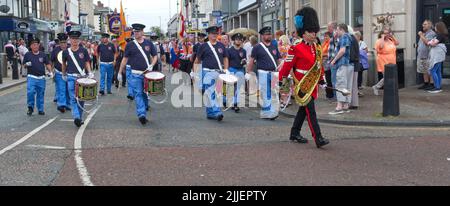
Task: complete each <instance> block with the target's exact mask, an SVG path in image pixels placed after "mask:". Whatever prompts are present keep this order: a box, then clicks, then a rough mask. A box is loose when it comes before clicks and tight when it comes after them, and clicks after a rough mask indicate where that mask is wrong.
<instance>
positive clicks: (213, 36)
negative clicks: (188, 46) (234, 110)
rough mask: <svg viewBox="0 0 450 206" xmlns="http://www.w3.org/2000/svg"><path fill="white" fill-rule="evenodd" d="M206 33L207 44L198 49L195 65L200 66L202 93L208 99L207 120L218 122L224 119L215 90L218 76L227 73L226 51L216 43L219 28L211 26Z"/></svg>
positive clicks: (221, 45)
mask: <svg viewBox="0 0 450 206" xmlns="http://www.w3.org/2000/svg"><path fill="white" fill-rule="evenodd" d="M206 32H208V42H206V43H205V44H203V45H202V46H201V47H200V49H199V52H198V54H197V60H196V61H195V64H202V69H203V70H202V80H203V88H202V91H203V92H204V94H205V95H206V96H207V98H208V100H207V102H206V113H207V118H208V119H211V120H217V121H219V122H220V121H222V120H223V118H224V117H223V113H222V109H221V108H220V106H219V103H218V102H217V99H216V96H217V95H216V92H215V90H216V82H217V79H218V77H219V74H220V73H223V72H226V71H228V50H227V49H225V46H224V45H223V44H222V43H220V42H218V41H217V36H218V34H219V27H217V26H211V27H209V28H207V29H206ZM212 48H214V50H212Z"/></svg>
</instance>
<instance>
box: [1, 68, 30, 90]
mask: <svg viewBox="0 0 450 206" xmlns="http://www.w3.org/2000/svg"><path fill="white" fill-rule="evenodd" d="M2 79H3V84H0V91H4V90H7V89H9V88H12V87H16V86H18V85H21V84H24V83H26V82H27V78H26V77H25V78H24V77H22V76H21V75H19V79H17V80H13V79H12V71H11V69H8V76H7V77H3V78H2Z"/></svg>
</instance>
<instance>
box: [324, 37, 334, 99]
mask: <svg viewBox="0 0 450 206" xmlns="http://www.w3.org/2000/svg"><path fill="white" fill-rule="evenodd" d="M332 36H333V33H332V32H329V31H327V32H325V35H324V36H323V41H322V42H323V43H322V55H323V57H322V62H323V65H322V66H323V68H324V71H325V79H326V80H327V86H328V87H330V88H327V89H326V97H327V99H333V97H334V92H333V90H332V89H331V88H333V84H332V80H331V66H330V64H329V63H328V50H329V48H330V42H331V37H332Z"/></svg>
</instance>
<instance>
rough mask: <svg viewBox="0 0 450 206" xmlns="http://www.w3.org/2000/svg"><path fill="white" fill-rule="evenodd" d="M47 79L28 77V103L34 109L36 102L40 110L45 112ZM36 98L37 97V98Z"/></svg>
mask: <svg viewBox="0 0 450 206" xmlns="http://www.w3.org/2000/svg"><path fill="white" fill-rule="evenodd" d="M45 83H46V81H45V79H35V78H32V77H28V79H27V103H28V107H31V108H33V109H34V106H35V103H36V107H37V109H38V111H39V112H44V97H45ZM35 98H36V99H35Z"/></svg>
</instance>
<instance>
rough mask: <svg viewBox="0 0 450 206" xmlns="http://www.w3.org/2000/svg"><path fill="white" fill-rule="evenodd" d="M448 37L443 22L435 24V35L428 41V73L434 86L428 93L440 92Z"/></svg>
mask: <svg viewBox="0 0 450 206" xmlns="http://www.w3.org/2000/svg"><path fill="white" fill-rule="evenodd" d="M447 39H448V29H447V26H446V25H445V23H444V22H439V23H437V24H436V37H435V38H434V39H432V40H431V41H429V42H428V44H427V45H428V46H431V50H430V62H429V65H430V74H431V76H432V77H433V80H434V88H433V89H431V90H429V91H428V92H429V93H432V94H437V93H441V92H442V87H441V81H442V67H443V65H444V61H445V57H446V53H447V47H446V46H445V43H446V41H447Z"/></svg>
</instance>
